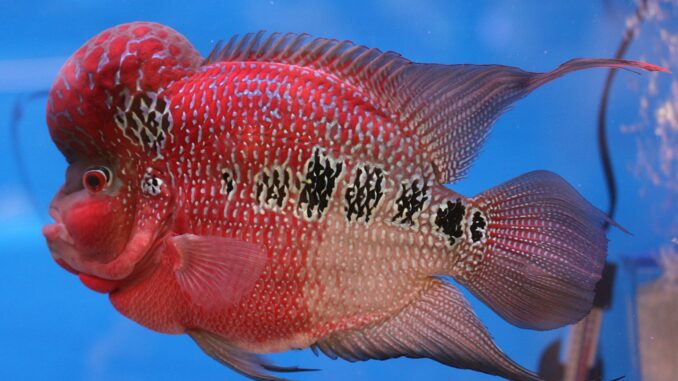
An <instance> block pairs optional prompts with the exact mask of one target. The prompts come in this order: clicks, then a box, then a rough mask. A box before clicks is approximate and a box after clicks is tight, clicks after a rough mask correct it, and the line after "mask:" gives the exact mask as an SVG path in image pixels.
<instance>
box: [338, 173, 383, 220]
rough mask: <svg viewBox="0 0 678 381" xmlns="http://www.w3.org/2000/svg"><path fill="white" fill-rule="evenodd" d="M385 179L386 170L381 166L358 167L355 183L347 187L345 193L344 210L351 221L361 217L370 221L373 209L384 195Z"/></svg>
mask: <svg viewBox="0 0 678 381" xmlns="http://www.w3.org/2000/svg"><path fill="white" fill-rule="evenodd" d="M383 181H384V171H383V170H382V169H381V168H376V167H371V166H368V165H365V166H363V167H362V168H360V167H359V168H357V169H356V174H355V178H354V179H353V184H352V185H351V186H349V187H347V188H346V194H345V195H344V199H345V200H346V205H345V207H344V210H345V211H346V218H347V219H348V220H349V221H351V220H353V221H358V220H360V219H361V218H362V219H364V221H365V222H369V221H370V217H371V216H372V211H373V210H374V208H376V207H377V205H378V204H379V201H380V200H381V197H382V196H383V195H384V191H383V189H382V183H383Z"/></svg>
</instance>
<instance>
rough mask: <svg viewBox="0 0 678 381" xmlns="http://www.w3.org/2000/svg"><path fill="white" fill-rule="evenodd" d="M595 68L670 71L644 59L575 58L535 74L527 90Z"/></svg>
mask: <svg viewBox="0 0 678 381" xmlns="http://www.w3.org/2000/svg"><path fill="white" fill-rule="evenodd" d="M593 68H610V69H626V70H630V71H631V68H636V69H642V70H647V71H661V72H664V73H670V71H669V70H668V69H665V68H663V67H661V66H657V65H653V64H650V63H647V62H642V61H631V60H625V59H615V58H575V59H571V60H569V61H567V62H565V63H564V64H562V65H560V66H558V67H557V68H555V69H554V70H551V71H549V72H546V73H540V74H537V75H535V76H533V77H532V78H531V79H530V81H529V85H528V87H527V91H528V92H530V91H532V90H534V89H536V88H537V87H539V86H542V85H544V84H545V83H548V82H551V81H553V80H555V79H557V78H560V77H562V76H564V75H566V74H569V73H571V72H573V71H578V70H586V69H593Z"/></svg>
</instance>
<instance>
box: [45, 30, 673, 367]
mask: <svg viewBox="0 0 678 381" xmlns="http://www.w3.org/2000/svg"><path fill="white" fill-rule="evenodd" d="M597 66H607V67H621V66H633V67H639V68H643V69H647V70H661V68H658V67H655V66H652V65H649V64H644V63H639V62H634V61H621V60H573V61H571V62H569V63H566V64H564V65H563V66H561V67H560V68H558V69H556V70H554V71H552V72H549V73H545V74H541V73H529V72H524V71H522V70H519V69H516V68H511V67H506V66H498V65H487V66H475V65H428V64H415V63H412V62H410V61H407V60H406V59H404V58H402V57H400V56H399V55H397V54H395V53H391V52H389V53H382V52H380V51H378V50H376V49H368V48H366V47H362V46H358V45H354V44H352V43H349V42H338V41H335V40H328V39H310V38H309V37H308V36H305V35H294V34H287V35H282V36H280V35H275V34H274V35H271V36H265V35H264V34H262V33H260V34H256V35H247V36H245V37H244V38H243V39H233V40H231V41H230V42H229V43H228V44H227V45H226V46H225V47H224V48H217V49H215V51H214V52H213V53H212V54H210V56H209V57H208V58H207V59H203V58H202V57H200V55H199V54H198V53H197V52H196V51H195V49H193V47H192V46H191V45H190V43H189V42H188V41H186V40H185V39H184V38H183V36H181V35H180V34H178V33H177V32H175V31H173V30H172V29H170V28H167V27H164V26H162V25H158V24H153V23H131V24H124V25H121V26H118V27H114V28H111V29H109V30H107V31H104V32H102V33H101V34H100V35H98V36H96V37H94V38H93V39H92V40H90V41H89V42H88V43H86V44H85V45H84V46H83V47H82V48H81V49H80V50H78V51H77V52H76V53H75V54H74V55H73V56H72V57H71V58H70V59H69V61H67V63H66V64H65V65H64V68H62V70H61V72H60V74H59V76H58V77H57V79H56V80H55V83H54V85H53V88H52V90H51V93H50V100H49V105H48V110H47V115H48V124H49V127H50V132H51V134H52V137H53V139H54V141H55V143H56V144H57V146H58V147H59V149H60V150H61V151H62V152H63V153H64V155H65V156H66V158H67V160H68V162H69V169H68V171H67V176H66V183H65V185H64V187H63V188H62V190H60V192H59V193H58V194H57V196H56V197H55V200H54V201H53V204H52V207H51V209H50V212H51V214H52V216H53V217H54V219H55V224H52V225H48V226H47V227H45V229H44V234H45V236H46V238H47V241H48V244H49V247H50V250H51V251H52V255H53V257H54V258H55V260H56V261H57V262H58V263H59V264H61V265H62V266H63V267H65V268H66V269H68V270H70V271H72V272H75V273H77V274H78V275H79V276H80V279H81V280H82V281H83V283H84V284H85V285H87V286H88V287H90V288H92V289H94V290H97V291H100V292H107V293H109V294H110V300H111V302H112V303H113V305H114V306H115V307H116V308H117V309H118V310H119V311H120V312H121V313H122V314H124V315H125V316H127V317H129V318H131V319H132V320H134V321H136V322H138V323H140V324H142V325H144V326H146V327H148V328H150V329H153V330H156V331H160V332H166V333H188V334H189V335H191V337H193V339H194V340H195V341H196V342H197V344H198V345H199V346H200V347H201V348H202V349H203V350H204V351H205V352H206V353H208V354H209V355H210V356H212V357H214V358H215V359H217V360H218V361H221V362H222V363H224V364H225V365H227V366H229V367H231V368H233V369H235V370H236V371H238V372H240V373H242V374H244V375H246V376H248V377H251V378H253V379H260V380H269V379H276V378H275V376H272V375H271V372H280V371H283V372H287V371H296V370H301V369H298V368H281V367H277V366H274V365H272V364H270V363H268V362H266V361H265V360H264V359H263V358H261V357H260V356H258V355H257V354H261V353H270V352H276V351H284V350H288V349H292V348H308V347H311V348H313V349H314V350H316V351H322V352H323V353H325V354H327V355H328V356H330V357H333V358H337V357H340V358H344V359H347V360H350V361H357V360H367V359H387V358H393V357H399V356H408V357H414V358H417V357H428V358H433V359H435V360H437V361H440V362H442V363H445V364H448V365H452V366H456V367H463V368H471V369H476V370H480V371H483V372H487V373H492V374H497V375H501V376H504V377H507V378H512V379H533V380H537V379H539V378H538V377H537V376H536V375H534V374H533V373H531V372H529V371H527V370H525V369H523V368H522V367H520V366H519V365H517V364H515V363H514V362H512V361H511V360H510V359H509V358H508V357H506V355H504V354H503V353H502V352H501V351H500V350H499V349H498V348H497V347H496V345H495V344H494V343H493V342H492V340H491V338H490V336H489V334H488V333H487V331H486V330H485V328H484V327H483V325H482V324H481V323H480V322H479V321H478V319H477V318H476V317H475V314H474V313H473V311H472V309H471V307H470V305H469V304H468V302H466V301H465V299H464V297H463V296H462V295H461V293H460V292H459V291H458V290H456V288H455V287H454V286H453V285H452V284H450V283H448V282H447V281H446V280H444V279H443V278H442V277H444V276H452V277H454V278H455V279H456V280H458V281H459V282H460V283H461V284H462V285H464V286H465V287H467V288H468V289H470V290H471V291H472V292H473V293H474V294H475V295H477V296H478V297H479V298H480V299H481V300H483V301H484V302H485V303H487V304H488V305H489V306H490V307H492V308H493V309H494V310H495V311H496V312H497V313H499V314H500V315H501V316H502V317H504V318H505V319H507V320H508V321H510V322H512V323H513V324H516V325H518V326H521V327H526V328H533V329H549V328H554V327H559V326H562V325H564V324H569V323H572V322H575V321H577V320H579V319H580V318H581V317H583V316H584V315H585V314H586V313H587V312H588V310H589V309H590V307H591V301H592V297H593V290H594V287H595V283H596V282H597V280H598V279H599V278H600V272H601V271H602V266H603V263H604V259H605V255H606V248H607V240H606V238H605V233H604V230H603V228H602V226H603V223H604V222H605V221H606V219H605V216H604V215H603V214H602V213H601V212H600V211H598V210H597V209H595V208H594V207H593V206H591V205H590V204H588V203H587V202H586V201H585V200H584V199H583V198H581V196H580V195H578V194H577V192H576V191H575V190H574V189H573V188H571V187H570V186H569V185H567V184H566V183H565V182H564V180H562V179H561V178H559V177H558V176H557V175H554V174H551V173H548V172H533V173H529V174H527V175H524V176H521V177H519V178H517V179H514V180H511V181H509V182H507V183H506V184H503V185H500V186H498V187H496V188H493V189H491V190H489V191H487V192H484V193H481V194H480V195H478V196H476V197H465V196H462V195H459V194H457V193H455V192H454V191H452V190H450V189H448V188H447V187H445V186H444V185H443V184H446V183H450V182H454V181H456V180H458V179H459V178H460V177H461V176H462V175H463V174H464V173H465V171H466V170H467V168H468V166H469V164H470V162H471V161H472V160H473V158H474V157H475V155H476V153H477V151H478V149H479V147H480V145H481V144H482V142H483V141H484V139H485V137H486V136H487V133H488V132H489V128H490V126H491V124H492V122H493V121H494V120H495V119H496V117H498V116H499V114H500V113H501V112H502V111H503V110H505V109H506V108H507V107H508V106H509V105H510V104H511V103H512V102H514V101H516V100H518V99H520V98H522V97H523V96H525V95H527V94H528V93H529V92H530V91H531V90H533V89H534V88H536V87H538V86H540V85H542V84H543V83H546V82H548V81H550V80H552V79H555V78H557V77H559V76H561V75H564V74H566V73H568V72H570V71H573V70H579V69H585V68H589V67H597Z"/></svg>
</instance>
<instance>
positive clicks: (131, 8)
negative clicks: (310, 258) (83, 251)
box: [0, 0, 678, 381]
mask: <svg viewBox="0 0 678 381" xmlns="http://www.w3.org/2000/svg"><path fill="white" fill-rule="evenodd" d="M663 5H664V6H666V4H663ZM634 9H635V4H634V2H633V1H591V0H576V1H575V0H571V1H567V2H537V1H532V2H525V1H516V2H513V1H481V2H478V1H445V0H440V1H433V0H419V1H416V2H415V1H412V2H410V1H388V0H381V1H364V0H363V1H335V2H315V1H281V0H273V1H268V0H267V1H248V2H239V3H237V4H236V3H235V2H222V1H214V2H208V1H205V2H196V1H188V2H186V1H146V2H143V4H142V2H137V1H121V0H116V1H86V0H79V1H58V2H56V1H55V2H52V1H30V2H28V1H26V2H23V1H16V2H10V1H7V0H4V1H2V2H0V46H1V47H2V49H1V50H0V158H1V159H0V173H1V174H2V176H0V248H1V249H0V260H1V262H0V263H1V266H0V306H2V309H1V310H0V380H44V379H63V380H185V379H201V380H224V379H234V380H235V379H240V378H239V376H237V375H235V374H234V373H233V372H231V371H230V370H228V369H226V368H224V367H222V366H220V365H219V364H217V363H216V362H215V361H213V360H211V359H210V358H208V357H207V356H206V355H204V354H203V353H202V352H201V351H200V350H199V349H198V348H197V347H196V346H195V344H194V343H193V342H192V341H191V340H190V339H189V338H188V337H183V336H181V337H177V336H167V335H161V334H157V333H154V332H152V331H149V330H147V329H145V328H142V327H140V326H138V325H137V324H135V323H134V322H131V321H129V320H127V319H126V318H124V317H123V316H121V315H120V314H119V313H117V311H115V310H114V309H113V308H112V306H111V305H110V304H109V303H108V300H107V298H106V297H105V296H102V295H100V294H96V293H94V292H91V291H89V290H87V289H86V288H85V287H84V286H82V285H81V284H80V283H79V282H78V280H77V279H76V278H75V277H73V276H72V275H70V274H68V273H66V272H65V271H63V270H62V269H61V268H60V267H58V266H57V265H56V264H55V263H53V261H52V260H51V258H50V256H49V253H48V250H47V248H46V245H45V243H44V241H43V238H42V236H41V234H40V227H41V225H42V224H44V223H45V222H46V221H47V220H48V218H47V215H46V211H47V205H48V203H49V200H50V198H51V196H52V194H53V193H54V192H55V191H56V190H57V189H58V187H59V186H60V184H61V183H62V177H63V172H64V169H65V162H64V160H63V158H62V157H61V156H60V154H59V152H58V151H57V150H56V149H55V147H54V146H53V145H52V143H51V141H50V139H49V136H48V133H47V128H46V125H45V122H44V109H45V98H44V97H42V98H37V99H35V100H30V101H28V100H27V97H28V95H29V94H30V93H31V92H34V91H39V90H45V89H47V88H48V87H49V85H50V83H51V79H52V78H53V76H54V75H55V74H56V72H57V70H58V69H59V67H60V65H61V64H62V63H63V62H64V60H65V59H66V58H67V57H68V56H69V55H70V54H71V53H72V52H74V51H75V50H76V49H77V48H78V47H79V46H80V45H81V44H82V43H83V42H85V41H86V40H87V39H88V38H90V37H91V36H93V35H95V34H96V33H98V32H100V31H102V30H103V29H105V28H108V27H110V26H113V25H116V24H119V23H123V22H129V21H136V20H148V21H156V22H160V23H163V24H166V25H169V26H171V27H173V28H175V29H176V30H178V31H179V32H181V33H183V34H184V35H185V36H186V37H187V38H188V39H189V40H190V41H191V42H192V43H193V44H194V45H195V46H196V48H198V50H200V51H201V52H203V54H207V53H208V52H209V51H210V49H211V47H212V46H213V45H214V43H215V42H216V41H217V40H219V39H227V38H229V37H230V36H231V35H233V34H242V33H244V32H249V31H257V30H260V29H266V30H269V31H280V32H287V31H293V32H307V33H310V34H312V35H315V36H327V37H334V38H338V39H350V40H353V41H355V42H359V43H362V44H366V45H369V46H373V47H378V48H380V49H382V50H394V51H397V52H399V53H401V54H403V55H404V56H405V57H408V58H410V59H412V60H415V61H421V62H437V63H500V64H506V65H513V66H519V67H521V68H523V69H526V70H531V71H545V70H550V69H552V68H554V67H556V66H557V65H558V64H560V63H562V62H564V61H566V60H568V59H570V58H574V57H611V56H613V55H614V52H615V49H616V47H617V45H618V43H619V41H620V39H621V35H622V32H623V30H624V27H625V18H626V17H627V16H628V15H630V14H631V13H632V12H633V11H634ZM672 15H673V16H675V12H674V13H673V14H672ZM674 20H675V19H674ZM673 31H674V32H675V28H674V30H673ZM644 33H645V34H644V35H642V36H641V38H640V39H639V40H638V41H637V42H635V43H634V45H632V48H631V49H630V51H629V53H628V57H629V58H635V59H639V58H642V59H645V60H648V61H650V62H654V63H658V64H664V65H667V64H673V65H675V61H670V60H668V61H664V62H662V61H661V60H662V59H664V58H666V56H665V55H664V53H665V49H664V48H662V44H661V41H660V39H659V37H657V36H658V29H657V28H655V29H652V28H648V29H647V30H645V32H644ZM653 33H654V34H653ZM653 36H654V37H653ZM673 69H674V71H675V70H676V67H675V66H674V67H673ZM605 74H606V71H604V70H593V71H587V72H582V73H575V74H572V75H570V76H568V77H566V78H563V79H561V80H558V81H556V82H554V83H552V84H549V85H547V86H545V87H544V88H542V89H539V90H537V91H535V92H534V93H533V94H532V95H530V96H529V97H528V98H526V99H525V100H523V101H521V102H519V103H518V104H517V105H516V106H515V107H514V108H513V109H512V110H511V111H510V112H508V113H507V114H506V115H504V116H503V117H502V118H501V119H500V120H499V121H498V122H497V123H496V125H495V127H494V130H493V133H492V135H491V137H490V139H489V141H488V143H487V144H486V146H485V147H484V149H483V151H482V153H481V155H480V157H479V159H478V160H477V161H476V163H475V165H474V166H473V167H472V169H471V171H470V172H469V174H468V177H467V178H466V179H465V180H463V181H462V182H460V183H459V184H455V185H453V186H452V188H453V189H455V190H457V191H459V192H461V193H463V194H467V195H473V194H475V193H478V192H480V191H482V190H485V189H487V188H489V187H492V186H494V185H497V184H499V183H501V182H503V181H506V180H508V179H511V178H513V177H515V176H518V175H520V174H523V173H525V172H528V171H530V170H534V169H548V170H551V171H554V172H556V173H558V174H560V175H562V176H563V177H564V178H565V179H567V180H568V181H569V182H570V183H571V184H573V185H574V186H575V187H576V188H577V189H578V190H579V192H581V193H582V194H583V195H584V196H585V197H586V198H587V199H588V200H590V201H591V202H592V203H593V204H595V205H597V206H599V207H601V208H605V207H606V205H607V196H606V191H605V187H604V182H603V177H602V172H601V168H600V165H599V161H598V156H597V155H598V153H597V146H596V140H595V136H596V135H595V134H596V131H595V121H596V112H597V107H598V104H599V98H600V94H601V92H602V85H603V81H604V77H605ZM651 78H653V77H652V76H651V75H648V74H645V73H643V74H642V75H641V76H637V75H635V74H633V73H629V72H621V73H619V76H618V78H617V82H616V83H615V87H614V89H613V91H612V97H611V105H610V109H609V119H608V120H609V123H610V124H609V126H610V135H611V136H610V139H611V150H612V155H613V160H614V168H615V171H616V173H617V175H618V179H619V197H620V199H619V213H618V215H617V217H616V220H617V221H618V222H619V223H620V224H621V225H623V226H624V227H625V228H626V229H628V230H629V231H631V232H633V235H625V234H623V233H621V232H620V231H619V230H613V231H612V232H611V234H610V240H611V242H610V251H609V252H610V259H611V260H613V261H620V260H621V258H622V257H631V258H636V257H643V256H647V255H651V253H654V252H656V251H657V250H658V248H659V247H661V246H663V245H671V243H670V241H671V239H672V238H673V237H675V236H676V235H678V234H677V233H676V231H677V230H678V226H676V222H677V221H676V220H675V218H674V217H673V215H674V214H676V213H673V212H675V211H676V206H675V202H676V198H675V194H673V196H672V195H671V193H670V192H675V189H676V188H674V190H673V191H670V190H667V189H669V188H666V187H662V186H657V185H655V183H653V182H651V181H650V180H648V176H646V173H645V172H643V169H642V167H639V166H638V160H639V159H638V158H639V155H640V154H641V153H642V151H639V149H641V148H642V145H641V144H640V143H639V141H641V140H642V139H646V140H647V139H649V140H647V141H648V142H649V143H648V144H650V149H649V153H648V152H645V154H646V155H648V154H649V155H652V152H653V151H652V149H651V148H652V147H653V146H652V144H653V142H654V140H653V136H654V134H652V131H653V128H654V127H653V125H652V123H653V121H654V119H653V117H652V115H650V116H651V117H650V124H649V126H648V127H647V128H648V129H646V130H644V131H645V132H642V134H640V133H622V132H621V131H622V127H623V126H632V125H636V124H639V123H643V121H644V120H643V118H642V115H641V113H640V109H639V104H640V101H639V99H640V97H641V96H642V95H643V94H646V93H647V90H646V89H647V86H648V81H649V80H650V79H651ZM672 81H675V78H674V77H672V76H671V75H664V76H663V77H658V78H657V93H655V94H653V95H652V96H653V98H651V103H650V108H652V106H653V105H654V103H652V99H661V97H662V96H664V97H670V95H671V94H670V92H669V89H670V84H671V82H672ZM17 99H23V100H24V102H23V105H24V108H23V112H24V114H23V119H22V121H21V124H20V145H19V149H20V151H21V152H22V155H23V156H24V158H25V160H26V163H25V164H26V168H25V170H26V172H27V175H28V179H29V180H30V186H31V188H32V189H33V192H34V194H35V196H36V198H37V205H38V209H39V210H38V212H36V211H35V210H34V209H33V208H32V207H31V203H30V200H29V196H28V194H27V193H26V190H25V189H24V188H23V187H22V186H21V184H20V181H19V176H18V169H17V164H16V162H15V160H14V158H13V154H12V149H13V146H12V144H13V143H12V141H11V140H10V134H9V129H8V122H9V120H10V115H11V112H12V109H13V107H14V103H15V102H16V100H17ZM650 113H652V111H650ZM648 131H649V132H648ZM674 133H675V132H674ZM674 136H675V135H674ZM645 151H648V149H646V148H645ZM673 165H675V163H674V164H673ZM638 168H640V169H638ZM673 168H676V167H673ZM637 169H638V170H637ZM658 171H659V172H660V174H661V170H660V168H659V169H658ZM668 176H669V177H670V174H669V175H668ZM660 177H661V176H660ZM672 197H673V198H672ZM666 200H669V202H668V204H667V201H666ZM671 200H672V201H671ZM671 211H673V212H671ZM626 288H628V287H626ZM626 288H625V287H618V289H619V290H620V291H619V293H618V294H617V295H616V297H615V303H614V304H613V309H612V310H611V311H610V313H609V314H608V315H607V317H606V319H607V320H606V322H605V325H604V327H603V334H602V339H601V350H602V353H603V357H604V359H605V361H606V362H605V369H606V373H605V374H606V379H610V378H613V377H618V376H622V375H629V376H632V375H637V373H636V372H637V364H636V363H635V362H634V361H633V355H632V348H633V343H632V342H631V341H630V338H629V334H628V333H629V332H630V328H629V327H630V326H631V325H632V322H633V317H632V316H629V315H628V314H627V313H626V310H625V305H626V304H625V302H624V300H625V299H624V295H625V294H624V293H625V292H626V291H625V290H626ZM472 303H473V304H474V306H477V310H478V313H479V315H480V317H481V319H482V320H483V321H484V322H485V323H486V325H487V326H488V328H489V330H490V332H491V333H492V334H493V336H494V337H495V339H496V341H497V343H498V344H499V346H500V347H501V348H502V349H503V350H504V351H505V352H507V353H508V354H509V355H510V357H512V358H513V359H514V360H516V361H517V362H518V363H520V364H521V365H523V366H525V367H527V368H529V369H532V370H535V369H536V368H537V365H538V361H539V357H540V355H541V351H542V350H543V349H544V347H545V346H546V345H547V344H548V343H549V342H551V341H552V340H554V339H556V338H563V337H564V335H565V334H566V332H567V330H566V329H560V330H554V331H548V332H535V331H528V330H522V329H519V328H515V327H513V326H511V325H509V324H508V323H506V322H504V321H502V320H501V319H500V318H499V317H497V316H496V315H494V314H493V313H492V312H491V311H490V310H489V309H487V308H486V307H484V306H482V305H481V304H480V303H479V302H477V301H476V300H472ZM272 358H273V359H274V360H275V361H277V362H279V363H282V364H289V365H291V364H297V365H300V366H306V367H311V368H321V369H323V371H322V372H320V373H310V374H300V375H295V378H296V379H300V380H345V379H349V378H350V379H352V380H354V381H358V380H381V379H392V380H409V379H414V378H415V377H417V378H418V377H422V378H423V379H434V378H444V379H463V380H493V379H495V378H494V377H492V376H488V375H484V374H480V373H475V372H472V371H467V370H458V369H454V368H449V367H445V366H442V365H439V364H437V363H435V362H432V361H429V360H407V359H398V360H390V361H386V362H379V361H370V362H365V363H356V364H351V363H348V362H344V361H332V360H329V359H327V358H325V357H318V358H316V357H315V356H314V355H313V354H312V353H310V352H308V351H301V352H294V353H286V354H280V355H274V356H272Z"/></svg>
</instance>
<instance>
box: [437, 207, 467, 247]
mask: <svg viewBox="0 0 678 381" xmlns="http://www.w3.org/2000/svg"><path fill="white" fill-rule="evenodd" d="M465 212H466V208H465V207H464V205H463V204H462V203H461V199H459V198H458V199H457V200H456V202H454V203H453V202H452V201H450V200H447V204H446V205H442V206H441V207H440V208H439V209H438V211H437V212H436V218H435V220H434V223H435V225H436V226H437V227H438V229H437V230H438V231H439V232H442V233H443V234H444V235H446V236H447V238H448V239H449V241H450V245H454V243H455V242H457V239H459V238H461V236H462V235H463V231H462V229H461V221H462V220H463V219H464V213H465Z"/></svg>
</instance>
